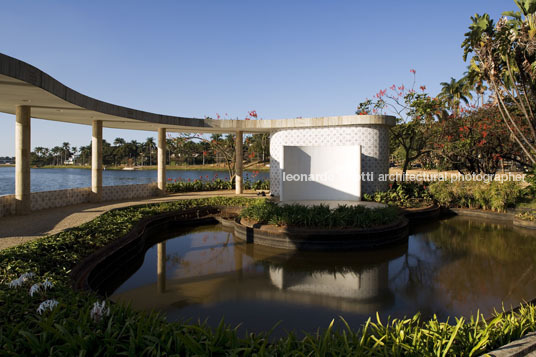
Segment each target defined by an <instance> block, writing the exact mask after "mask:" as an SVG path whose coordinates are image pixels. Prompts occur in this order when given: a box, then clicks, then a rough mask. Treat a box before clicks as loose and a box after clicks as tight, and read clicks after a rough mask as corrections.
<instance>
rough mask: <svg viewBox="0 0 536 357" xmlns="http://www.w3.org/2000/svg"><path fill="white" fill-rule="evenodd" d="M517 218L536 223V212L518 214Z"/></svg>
mask: <svg viewBox="0 0 536 357" xmlns="http://www.w3.org/2000/svg"><path fill="white" fill-rule="evenodd" d="M516 218H519V219H521V220H523V221H530V222H536V211H527V212H522V213H518V214H516Z"/></svg>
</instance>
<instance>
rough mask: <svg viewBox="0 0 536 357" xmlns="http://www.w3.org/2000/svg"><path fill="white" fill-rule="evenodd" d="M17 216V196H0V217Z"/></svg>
mask: <svg viewBox="0 0 536 357" xmlns="http://www.w3.org/2000/svg"><path fill="white" fill-rule="evenodd" d="M11 214H15V195H7V196H0V217H3V216H8V215H11Z"/></svg>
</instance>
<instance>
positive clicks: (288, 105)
mask: <svg viewBox="0 0 536 357" xmlns="http://www.w3.org/2000/svg"><path fill="white" fill-rule="evenodd" d="M513 9H515V4H514V2H513V1H510V0H427V1H424V0H407V1H400V0H384V1H361V0H354V1H337V0H334V1H328V0H324V1H313V0H308V1H305V0H304V1H290V0H282V1H279V0H265V1H255V0H248V1H230V0H229V1H221V0H216V1H204V0H196V1H194V0H191V1H122V2H121V1H63V0H62V1H42V2H37V1H22V0H17V1H9V2H6V3H4V4H2V20H1V21H0V33H1V34H2V40H1V41H0V52H2V53H4V54H7V55H9V56H13V57H15V58H18V59H21V60H23V61H26V62H28V63H30V64H32V65H34V66H36V67H37V68H39V69H41V70H43V71H45V72H47V73H48V74H50V75H51V76H52V77H54V78H56V79H57V80H59V81H60V82H62V83H64V84H65V85H67V86H69V87H71V88H72V89H74V90H77V91H79V92H81V93H83V94H86V95H89V96H91V97H94V98H97V99H100V100H104V101H107V102H111V103H114V104H119V105H124V106H127V107H132V108H136V109H140V110H145V111H152V112H156V113H161V114H171V115H178V116H188V117H201V118H202V117H204V116H212V117H214V116H215V115H216V113H220V114H224V113H228V115H229V116H230V117H233V118H234V117H239V118H244V116H245V115H247V112H248V111H249V110H253V109H254V110H256V111H257V113H258V114H259V117H261V118H264V119H277V118H293V117H312V116H331V115H347V114H353V113H354V111H355V107H356V105H357V104H358V103H359V102H360V101H363V100H364V99H365V98H366V97H371V96H372V95H373V94H374V93H376V92H377V91H378V90H379V89H383V88H386V87H388V86H390V85H392V84H394V83H396V84H401V83H406V84H408V83H410V82H411V80H412V77H411V74H410V72H409V70H410V69H415V70H416V71H417V81H418V83H419V85H421V84H422V85H426V86H427V87H428V89H429V92H430V93H431V94H433V95H435V94H437V92H438V91H439V88H440V85H439V83H440V82H443V81H448V80H449V79H450V77H455V78H459V77H461V76H462V75H463V72H464V71H465V70H466V63H464V62H463V60H462V50H461V48H460V44H461V42H462V41H463V38H464V37H463V34H464V33H465V32H466V30H467V27H468V25H469V24H470V16H472V15H474V13H475V12H478V13H484V12H487V13H489V14H490V15H491V16H492V17H493V18H495V19H497V18H498V16H499V15H500V13H501V12H502V11H505V10H513ZM14 131H15V118H14V116H13V115H8V114H1V113H0V133H1V134H0V135H1V136H0V138H1V140H0V156H4V155H9V156H12V155H14ZM118 136H121V137H123V138H125V139H127V140H133V139H135V140H139V141H143V140H145V138H146V137H148V136H154V137H156V133H152V132H143V131H128V130H112V129H104V138H105V139H106V140H108V141H110V142H111V141H113V139H114V138H115V137H118ZM90 139H91V128H90V127H89V126H81V125H75V124H61V123H56V122H52V121H44V120H36V119H34V120H33V121H32V148H33V147H35V146H46V147H52V146H55V145H61V143H62V142H64V141H68V142H70V143H71V144H72V145H74V146H80V145H87V144H88V143H89V141H90Z"/></svg>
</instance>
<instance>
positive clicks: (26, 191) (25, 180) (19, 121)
mask: <svg viewBox="0 0 536 357" xmlns="http://www.w3.org/2000/svg"><path fill="white" fill-rule="evenodd" d="M30 117H31V108H30V107H29V106H25V105H18V106H17V108H16V125H15V200H16V212H17V214H27V213H29V212H30V209H31V198H30V150H31V148H30V140H31V138H30V135H31V128H30V124H31V119H30Z"/></svg>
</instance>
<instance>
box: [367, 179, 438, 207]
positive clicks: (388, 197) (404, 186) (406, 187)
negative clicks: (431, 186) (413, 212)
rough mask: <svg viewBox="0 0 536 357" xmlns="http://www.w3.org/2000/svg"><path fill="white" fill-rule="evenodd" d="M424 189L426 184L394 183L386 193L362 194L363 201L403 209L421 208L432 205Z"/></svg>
mask: <svg viewBox="0 0 536 357" xmlns="http://www.w3.org/2000/svg"><path fill="white" fill-rule="evenodd" d="M426 187H427V184H426V183H425V184H420V183H417V182H395V183H393V184H391V185H390V187H389V189H388V190H387V191H379V192H375V193H374V194H372V195H370V194H364V195H363V199H364V200H365V201H374V202H380V203H385V204H388V205H390V206H397V207H403V208H411V207H422V206H426V205H430V204H432V203H433V200H432V198H431V197H430V194H429V193H428V191H427V189H426Z"/></svg>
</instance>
